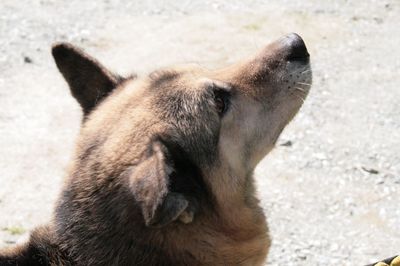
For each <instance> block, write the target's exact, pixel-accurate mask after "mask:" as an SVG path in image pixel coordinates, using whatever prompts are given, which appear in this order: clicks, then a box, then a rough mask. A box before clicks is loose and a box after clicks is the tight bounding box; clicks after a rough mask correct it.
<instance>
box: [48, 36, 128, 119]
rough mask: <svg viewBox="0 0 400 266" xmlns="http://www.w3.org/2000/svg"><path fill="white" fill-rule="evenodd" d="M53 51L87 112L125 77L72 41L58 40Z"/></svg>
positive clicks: (76, 97) (60, 68) (71, 87)
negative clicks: (115, 72)
mask: <svg viewBox="0 0 400 266" xmlns="http://www.w3.org/2000/svg"><path fill="white" fill-rule="evenodd" d="M52 54H53V57H54V60H55V61H56V64H57V67H58V69H59V70H60V72H61V74H62V75H63V76H64V78H65V80H66V81H67V83H68V85H69V87H70V89H71V93H72V95H73V96H74V97H75V99H76V100H77V101H78V102H79V104H80V105H81V107H82V109H83V112H84V114H85V115H87V114H88V113H89V112H90V111H91V110H92V109H93V108H94V107H95V106H96V105H97V104H98V103H99V102H100V101H101V100H102V99H103V98H104V97H105V96H107V95H108V94H109V93H110V92H111V91H112V90H113V89H114V88H115V87H117V85H118V84H119V83H120V82H121V81H123V79H122V78H121V77H120V76H118V75H115V74H113V73H111V72H110V71H108V70H107V69H106V68H104V67H103V66H102V65H101V64H100V63H99V62H98V61H97V60H96V59H94V58H92V57H91V56H89V55H87V54H86V53H85V52H83V51H82V50H81V49H79V48H77V47H75V46H73V45H71V44H69V43H59V44H55V45H54V46H53V48H52Z"/></svg>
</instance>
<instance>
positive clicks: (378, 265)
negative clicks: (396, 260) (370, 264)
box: [374, 262, 389, 266]
mask: <svg viewBox="0 0 400 266" xmlns="http://www.w3.org/2000/svg"><path fill="white" fill-rule="evenodd" d="M374 266H389V264H386V263H384V262H378V263H377V264H375V265H374Z"/></svg>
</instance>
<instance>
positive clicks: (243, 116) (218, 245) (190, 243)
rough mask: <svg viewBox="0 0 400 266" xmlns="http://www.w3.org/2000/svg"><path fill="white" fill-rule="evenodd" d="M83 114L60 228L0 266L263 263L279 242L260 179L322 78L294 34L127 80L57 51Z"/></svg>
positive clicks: (6, 254) (81, 56)
mask: <svg viewBox="0 0 400 266" xmlns="http://www.w3.org/2000/svg"><path fill="white" fill-rule="evenodd" d="M52 54H53V57H54V59H55V62H56V65H57V67H58V69H59V71H60V72H61V74H62V75H63V76H64V78H65V80H66V82H67V83H68V85H69V87H70V90H71V94H72V95H73V97H74V98H75V99H76V100H77V101H78V103H79V104H80V106H81V107H82V111H83V120H82V128H81V131H80V135H79V137H78V141H77V146H76V150H75V154H74V159H73V161H72V162H71V166H70V169H69V172H68V175H67V178H66V181H65V184H64V186H63V188H62V192H61V194H60V196H59V199H58V201H57V204H56V208H55V212H54V217H53V219H52V220H51V221H50V222H49V223H48V224H47V225H45V226H42V227H39V228H37V229H36V230H34V231H33V232H32V233H31V236H30V239H29V240H28V242H27V243H25V244H22V245H20V246H17V247H14V248H11V249H8V250H4V251H2V252H0V265H85V266H86V265H156V266H159V265H191V266H196V265H251V266H254V265H262V264H263V263H264V262H265V260H266V257H267V254H268V250H269V246H270V237H269V234H268V227H267V223H266V219H265V216H264V213H263V211H262V208H261V207H260V206H259V201H258V199H257V197H256V195H255V185H254V181H253V170H254V168H255V167H256V165H257V163H258V162H259V161H260V160H261V159H262V158H263V157H264V156H266V154H267V153H268V152H269V151H270V150H271V149H272V148H273V146H274V144H275V143H276V140H277V138H278V136H279V135H280V133H281V132H282V130H283V129H284V127H285V126H286V125H287V124H288V123H289V121H290V120H291V119H292V118H293V117H294V115H295V114H296V113H297V112H298V110H299V108H300V107H301V105H302V104H303V101H304V99H305V97H306V96H307V94H308V91H309V87H310V84H311V81H312V74H311V68H310V62H309V61H310V60H309V57H310V56H309V53H308V51H307V48H306V46H305V44H304V41H303V40H302V38H301V37H300V36H299V35H297V34H295V33H292V34H289V35H287V36H285V37H283V38H281V39H279V40H277V41H275V42H273V43H271V44H270V45H268V46H266V47H265V48H264V49H262V50H261V51H260V52H259V53H258V54H256V55H255V56H253V57H251V58H249V59H246V60H243V61H241V62H239V63H237V64H234V65H231V66H228V67H226V68H223V69H218V70H213V71H211V70H207V69H203V68H200V67H198V66H178V67H173V68H165V69H161V70H156V71H154V72H151V73H150V74H148V75H146V76H143V77H138V76H136V75H132V76H130V77H128V78H124V77H121V76H119V75H116V74H114V73H112V72H111V71H109V70H107V69H106V68H105V67H104V66H102V65H101V64H100V63H99V62H98V61H97V60H95V59H94V58H92V57H91V56H89V55H87V54H86V53H85V52H83V51H82V50H81V49H79V48H77V47H75V46H73V45H71V44H68V43H59V44H56V45H54V46H53V48H52Z"/></svg>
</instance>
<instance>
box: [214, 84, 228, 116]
mask: <svg viewBox="0 0 400 266" xmlns="http://www.w3.org/2000/svg"><path fill="white" fill-rule="evenodd" d="M214 94H215V99H214V101H215V108H216V110H217V112H218V114H219V115H221V116H222V115H223V114H225V113H226V111H227V110H228V108H229V103H230V102H229V92H227V91H223V90H218V91H215V93H214Z"/></svg>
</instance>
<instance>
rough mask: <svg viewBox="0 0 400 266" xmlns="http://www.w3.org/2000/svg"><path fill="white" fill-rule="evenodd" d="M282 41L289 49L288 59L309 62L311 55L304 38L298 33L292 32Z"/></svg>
mask: <svg viewBox="0 0 400 266" xmlns="http://www.w3.org/2000/svg"><path fill="white" fill-rule="evenodd" d="M282 41H283V42H284V44H285V46H286V47H287V49H288V54H287V57H286V59H287V60H289V61H302V62H308V60H309V58H310V55H309V53H308V51H307V48H306V45H305V43H304V41H303V39H302V38H301V37H300V36H299V35H298V34H296V33H291V34H289V35H287V36H285V37H284V38H283V40H282Z"/></svg>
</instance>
